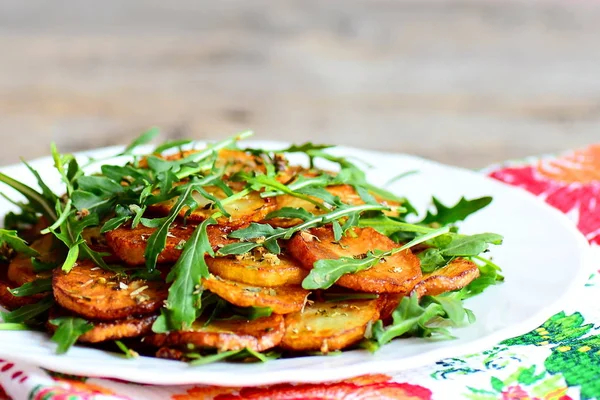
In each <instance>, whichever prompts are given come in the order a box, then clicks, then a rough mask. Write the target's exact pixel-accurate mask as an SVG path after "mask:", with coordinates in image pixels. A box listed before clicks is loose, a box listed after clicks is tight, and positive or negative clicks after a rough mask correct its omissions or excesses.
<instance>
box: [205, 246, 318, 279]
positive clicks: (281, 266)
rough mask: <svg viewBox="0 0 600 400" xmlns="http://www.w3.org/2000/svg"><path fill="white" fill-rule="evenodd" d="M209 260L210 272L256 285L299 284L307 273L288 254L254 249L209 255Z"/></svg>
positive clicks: (207, 260)
mask: <svg viewBox="0 0 600 400" xmlns="http://www.w3.org/2000/svg"><path fill="white" fill-rule="evenodd" d="M260 249H263V248H262V247H261V248H260ZM206 262H207V263H208V269H209V270H210V272H211V273H213V274H215V275H218V276H220V277H221V278H224V279H229V280H232V281H236V282H242V283H246V284H248V285H255V286H284V285H300V284H301V283H302V280H303V279H304V278H305V277H306V275H307V274H308V273H307V272H306V270H305V269H303V268H302V267H301V266H300V264H299V263H298V262H297V261H296V260H295V259H293V258H291V257H289V256H286V255H285V254H280V255H278V256H277V255H275V254H271V253H264V254H263V253H259V252H254V253H252V254H249V253H248V254H244V255H241V256H235V257H233V256H232V257H217V258H210V257H208V258H207V259H206Z"/></svg>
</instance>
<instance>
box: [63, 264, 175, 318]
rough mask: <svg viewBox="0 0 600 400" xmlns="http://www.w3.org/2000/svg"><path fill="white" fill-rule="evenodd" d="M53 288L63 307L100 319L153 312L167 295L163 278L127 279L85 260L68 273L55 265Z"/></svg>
mask: <svg viewBox="0 0 600 400" xmlns="http://www.w3.org/2000/svg"><path fill="white" fill-rule="evenodd" d="M52 288H53V291H54V298H55V299H56V301H57V302H58V304H60V305H61V306H62V307H64V308H66V309H68V310H70V311H72V312H74V313H76V314H80V315H83V316H84V317H87V318H92V319H99V320H114V319H121V318H126V317H128V316H131V315H147V314H153V313H155V312H156V311H157V310H158V309H159V308H160V307H161V306H162V305H163V302H164V301H165V300H166V298H167V285H166V284H165V283H164V282H162V281H145V280H134V281H129V280H127V278H126V277H123V276H121V275H119V274H118V273H115V272H111V271H106V270H103V269H101V268H100V267H97V266H95V265H94V264H93V263H92V262H91V261H87V260H86V261H80V262H78V264H77V266H75V267H74V268H73V269H72V270H71V271H70V272H69V273H65V272H63V271H62V270H61V269H60V268H57V269H55V270H54V275H53V278H52Z"/></svg>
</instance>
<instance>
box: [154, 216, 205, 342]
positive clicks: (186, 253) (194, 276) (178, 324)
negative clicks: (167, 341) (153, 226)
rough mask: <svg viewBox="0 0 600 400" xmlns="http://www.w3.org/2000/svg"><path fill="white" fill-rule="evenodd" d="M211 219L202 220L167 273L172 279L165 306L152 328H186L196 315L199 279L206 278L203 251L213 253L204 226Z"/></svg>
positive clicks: (198, 306) (165, 329)
mask: <svg viewBox="0 0 600 400" xmlns="http://www.w3.org/2000/svg"><path fill="white" fill-rule="evenodd" d="M215 223H216V221H215V220H214V219H212V218H211V219H207V220H205V221H204V222H202V223H201V224H200V225H199V226H198V227H197V228H196V230H195V231H194V234H193V235H192V237H191V238H190V239H189V240H188V241H187V243H186V244H185V246H184V248H183V252H182V254H181V257H180V258H179V260H178V261H177V262H176V263H175V265H174V266H173V268H172V269H171V271H170V272H169V274H168V275H167V283H169V282H171V286H170V287H169V295H168V298H167V303H166V307H165V308H164V309H163V312H162V313H161V315H160V316H159V317H158V318H157V320H156V321H155V323H154V325H153V329H154V331H155V332H162V331H170V330H179V329H187V328H189V327H190V326H191V325H192V323H193V322H194V321H195V320H196V318H197V310H198V309H199V308H201V306H202V304H201V300H200V299H201V296H200V295H201V293H202V291H201V289H200V285H201V280H202V278H208V276H209V272H208V266H207V264H206V261H205V259H204V257H205V255H208V256H211V257H213V256H214V252H213V249H212V246H211V244H210V242H209V240H208V236H207V233H206V229H207V227H208V226H209V225H212V224H215Z"/></svg>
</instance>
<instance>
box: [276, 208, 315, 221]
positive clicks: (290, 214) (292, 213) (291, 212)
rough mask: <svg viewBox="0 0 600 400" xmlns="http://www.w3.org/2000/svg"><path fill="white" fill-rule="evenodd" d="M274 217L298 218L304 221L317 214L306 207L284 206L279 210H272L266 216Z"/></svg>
mask: <svg viewBox="0 0 600 400" xmlns="http://www.w3.org/2000/svg"><path fill="white" fill-rule="evenodd" d="M273 218H289V219H295V218H298V219H301V220H302V221H308V220H309V219H312V218H315V215H314V214H313V213H311V212H308V211H306V209H304V208H295V207H282V208H280V209H279V210H276V211H272V212H270V213H269V214H267V216H266V217H265V219H273Z"/></svg>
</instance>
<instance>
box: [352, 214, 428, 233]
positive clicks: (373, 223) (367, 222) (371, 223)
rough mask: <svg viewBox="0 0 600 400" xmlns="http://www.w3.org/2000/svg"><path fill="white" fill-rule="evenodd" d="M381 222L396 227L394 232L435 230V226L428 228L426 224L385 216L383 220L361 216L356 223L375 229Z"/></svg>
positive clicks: (426, 231)
mask: <svg viewBox="0 0 600 400" xmlns="http://www.w3.org/2000/svg"><path fill="white" fill-rule="evenodd" d="M383 224H385V225H391V226H394V227H397V228H398V230H397V231H396V232H414V233H424V234H426V233H431V232H434V231H435V228H429V227H427V226H423V225H417V224H410V223H408V222H401V221H396V220H394V219H391V218H387V219H386V220H385V222H382V221H381V220H380V219H377V218H361V220H360V221H359V223H358V225H359V226H361V227H371V228H375V229H376V228H377V227H378V226H381V225H383Z"/></svg>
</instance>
